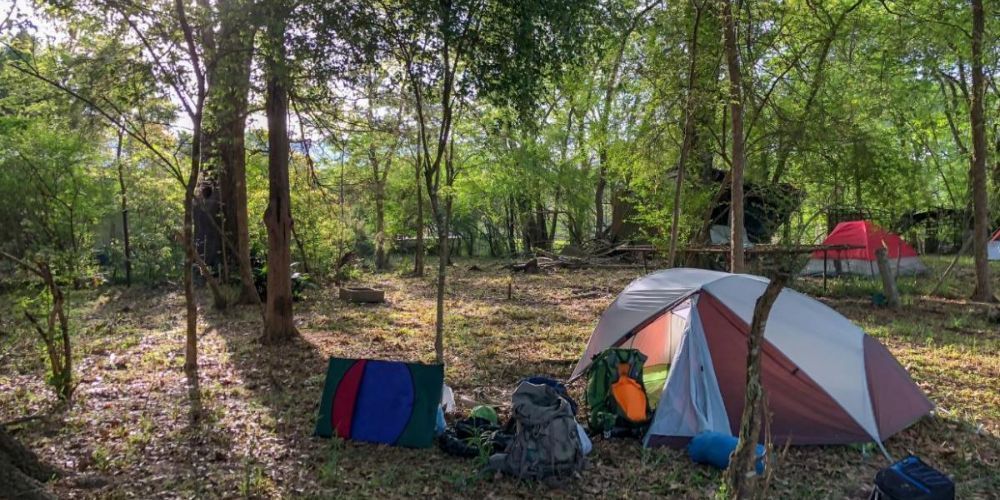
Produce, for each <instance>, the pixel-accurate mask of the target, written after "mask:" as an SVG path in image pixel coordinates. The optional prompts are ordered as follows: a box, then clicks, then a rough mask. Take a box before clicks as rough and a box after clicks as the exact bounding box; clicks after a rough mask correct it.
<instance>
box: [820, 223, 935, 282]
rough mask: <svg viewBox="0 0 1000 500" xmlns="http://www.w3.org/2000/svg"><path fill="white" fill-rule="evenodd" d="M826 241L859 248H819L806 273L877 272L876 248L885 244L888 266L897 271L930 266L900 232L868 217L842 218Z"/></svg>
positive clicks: (910, 271) (913, 271) (922, 269)
mask: <svg viewBox="0 0 1000 500" xmlns="http://www.w3.org/2000/svg"><path fill="white" fill-rule="evenodd" d="M823 245H825V246H833V245H845V246H852V247H856V248H850V249H846V250H816V251H814V252H813V253H812V255H811V256H810V259H809V262H808V263H807V264H806V267H805V268H804V269H802V274H804V275H817V274H819V275H821V274H824V269H825V273H826V274H827V275H836V274H858V275H861V276H878V262H876V259H875V251H876V250H878V249H879V248H883V247H884V248H885V249H886V254H887V256H888V258H889V267H890V268H891V269H892V270H893V272H896V268H897V267H898V268H899V271H898V274H901V275H914V274H921V273H924V272H927V268H926V267H925V266H924V264H923V263H922V262H920V258H919V257H917V251H916V250H914V249H913V247H911V246H910V245H909V244H907V243H906V242H905V241H903V239H902V238H900V237H899V235H898V234H895V233H891V232H889V231H886V230H885V229H882V228H881V227H879V226H877V225H875V224H874V223H872V222H871V221H867V220H855V221H848V222H841V223H840V224H837V227H835V228H833V231H831V232H830V235H829V236H827V237H826V239H825V240H823Z"/></svg>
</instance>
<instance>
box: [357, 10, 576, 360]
mask: <svg viewBox="0 0 1000 500" xmlns="http://www.w3.org/2000/svg"><path fill="white" fill-rule="evenodd" d="M379 8H380V9H381V11H380V12H379V13H376V14H375V15H374V17H376V18H379V19H382V20H383V22H384V25H383V29H384V33H383V34H382V35H381V36H382V38H385V39H386V40H388V43H389V45H390V50H391V52H392V53H393V55H394V56H395V57H396V58H397V59H398V60H399V61H401V62H402V65H403V68H404V71H405V74H406V79H407V83H408V87H409V90H410V91H411V92H412V94H413V101H414V111H415V115H416V116H415V121H416V126H417V142H418V145H419V148H420V154H419V155H418V156H419V158H420V160H421V162H422V166H421V170H422V172H421V173H422V175H423V179H424V185H425V187H426V189H427V198H428V201H429V202H430V206H431V216H432V217H433V218H434V225H435V228H436V230H437V237H438V272H437V300H436V302H437V308H436V309H437V310H436V320H435V327H434V330H435V335H434V339H435V340H434V352H435V357H436V359H437V360H438V361H439V362H443V361H444V298H445V286H446V277H447V266H448V254H449V251H450V247H449V238H450V235H451V217H452V204H453V201H454V200H453V189H454V185H455V184H454V183H455V179H456V177H457V176H458V173H459V165H457V164H456V158H455V154H454V152H455V142H454V141H455V137H454V124H455V120H456V115H457V114H458V111H459V108H460V107H461V105H462V103H463V102H465V99H466V98H467V96H469V95H471V94H472V93H473V91H475V93H476V94H477V95H479V96H480V97H482V98H484V99H486V100H488V101H492V102H493V103H494V104H497V105H500V106H503V107H511V108H516V110H517V112H518V114H519V115H520V116H528V115H529V114H530V109H531V107H532V106H533V104H534V102H535V101H537V99H538V96H539V94H541V92H542V89H543V85H542V84H543V83H544V82H545V80H546V78H547V77H549V76H552V75H557V74H558V73H559V71H560V70H561V66H562V65H563V62H565V61H568V60H570V59H571V58H572V57H575V56H576V55H578V53H579V46H578V42H579V41H581V40H582V38H583V34H584V33H585V29H586V27H585V24H584V23H583V21H584V20H585V18H584V14H585V13H588V12H589V8H590V3H589V2H586V1H578V2H568V3H567V2H557V1H555V0H534V1H531V2H514V3H509V2H504V1H492V0H490V1H479V0H444V1H430V0H405V1H400V2H398V3H392V4H385V3H383V4H380V5H379Z"/></svg>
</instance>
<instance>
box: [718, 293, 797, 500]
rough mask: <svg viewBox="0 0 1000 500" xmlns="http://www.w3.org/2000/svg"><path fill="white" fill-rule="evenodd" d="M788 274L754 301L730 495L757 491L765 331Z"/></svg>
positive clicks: (729, 471)
mask: <svg viewBox="0 0 1000 500" xmlns="http://www.w3.org/2000/svg"><path fill="white" fill-rule="evenodd" d="M786 279H787V275H785V274H781V275H779V276H776V277H775V278H774V279H772V280H771V282H770V283H768V284H767V288H765V289H764V294H763V295H761V296H760V297H759V298H757V302H756V304H755V305H754V310H753V320H752V321H751V323H750V333H749V336H748V337H747V344H748V346H747V347H748V348H747V387H746V399H745V402H744V406H743V418H742V419H741V420H740V436H739V437H740V441H739V444H738V445H737V446H736V449H735V450H734V451H733V454H732V456H731V458H730V460H729V468H728V469H726V473H725V484H726V486H727V488H728V494H729V498H733V499H739V498H749V497H751V496H753V495H754V493H755V492H754V487H755V481H753V479H751V478H753V476H749V477H748V474H749V473H751V472H752V471H754V469H755V465H754V462H755V461H756V459H757V457H756V455H757V443H758V441H760V427H761V422H762V417H763V411H764V410H763V408H762V406H763V405H762V401H763V399H764V387H763V385H762V381H761V378H760V362H761V359H760V358H761V351H762V350H763V348H764V331H765V329H766V328H767V317H768V316H769V315H770V314H771V307H772V306H773V305H774V302H775V301H776V300H777V299H778V294H780V293H781V289H782V288H784V286H785V281H786Z"/></svg>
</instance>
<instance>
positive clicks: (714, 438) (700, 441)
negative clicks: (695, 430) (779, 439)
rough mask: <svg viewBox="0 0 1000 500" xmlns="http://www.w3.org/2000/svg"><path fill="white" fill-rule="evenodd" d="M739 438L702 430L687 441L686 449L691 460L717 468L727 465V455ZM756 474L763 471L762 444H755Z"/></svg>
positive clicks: (723, 467)
mask: <svg viewBox="0 0 1000 500" xmlns="http://www.w3.org/2000/svg"><path fill="white" fill-rule="evenodd" d="M739 442H740V440H739V438H737V437H735V436H730V435H728V434H723V433H721V432H702V433H701V434H698V435H697V436H695V437H694V439H692V440H691V442H690V443H688V447H687V451H688V456H689V457H691V460H692V461H694V462H696V463H699V464H708V465H711V466H712V467H715V468H717V469H721V470H725V469H726V468H728V467H729V455H731V454H732V453H733V450H735V449H736V445H737V444H738V443H739ZM755 465H756V469H757V475H760V474H763V473H764V446H763V445H759V444H758V445H757V460H756V463H755Z"/></svg>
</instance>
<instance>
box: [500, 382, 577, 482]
mask: <svg viewBox="0 0 1000 500" xmlns="http://www.w3.org/2000/svg"><path fill="white" fill-rule="evenodd" d="M511 401H512V403H513V412H514V414H513V419H514V422H515V430H514V440H513V441H511V443H510V446H508V447H507V452H506V453H497V454H495V455H493V456H492V457H490V461H489V465H488V466H487V468H488V469H490V470H494V471H500V472H503V473H504V474H508V475H511V476H515V477H518V478H521V479H544V478H548V477H552V476H569V475H572V474H573V473H575V472H578V471H580V470H582V469H583V468H584V465H585V463H586V461H585V459H584V456H583V447H582V446H581V444H580V435H579V434H577V428H576V419H575V418H574V417H573V410H572V409H571V408H570V405H569V403H568V402H567V401H566V400H565V399H563V398H562V397H560V396H559V393H558V392H556V391H555V389H553V388H552V387H549V386H547V385H537V384H532V383H530V382H521V385H519V386H517V389H516V390H515V391H514V395H513V396H512V397H511Z"/></svg>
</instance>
